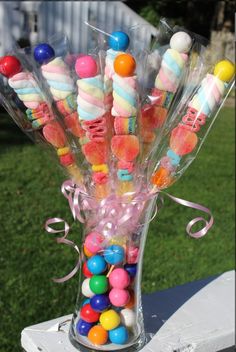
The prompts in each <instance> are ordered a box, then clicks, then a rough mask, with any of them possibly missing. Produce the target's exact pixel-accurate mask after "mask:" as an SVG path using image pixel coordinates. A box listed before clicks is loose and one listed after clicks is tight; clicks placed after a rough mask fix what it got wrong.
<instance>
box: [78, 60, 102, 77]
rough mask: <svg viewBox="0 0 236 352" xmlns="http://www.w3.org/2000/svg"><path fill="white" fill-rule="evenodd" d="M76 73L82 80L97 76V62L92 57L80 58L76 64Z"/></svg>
mask: <svg viewBox="0 0 236 352" xmlns="http://www.w3.org/2000/svg"><path fill="white" fill-rule="evenodd" d="M75 71H76V73H77V75H78V76H79V77H80V78H88V77H94V76H96V75H97V73H98V66H97V63H96V60H95V59H94V58H93V57H92V56H90V55H84V56H81V57H79V58H78V59H77V60H76V63H75Z"/></svg>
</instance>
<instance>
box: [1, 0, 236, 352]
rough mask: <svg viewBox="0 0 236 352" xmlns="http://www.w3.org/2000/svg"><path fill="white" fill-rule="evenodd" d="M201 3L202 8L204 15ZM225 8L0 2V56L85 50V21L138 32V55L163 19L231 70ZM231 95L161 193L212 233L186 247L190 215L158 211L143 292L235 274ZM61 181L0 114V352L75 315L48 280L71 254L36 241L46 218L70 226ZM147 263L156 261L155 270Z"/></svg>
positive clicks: (183, 1) (73, 283) (70, 300)
mask: <svg viewBox="0 0 236 352" xmlns="http://www.w3.org/2000/svg"><path fill="white" fill-rule="evenodd" d="M206 3H207V5H206ZM234 12H235V3H234V1H231V0H228V1H226V0H225V1H208V2H206V1H194V0H193V1H187V0H176V1H174V2H173V1H171V0H161V1H158V0H153V1H148V0H147V1H125V2H119V1H107V2H105V1H99V2H97V1H83V2H82V1H47V2H46V1H11V2H4V1H1V2H0V56H2V55H4V54H5V53H7V52H9V51H10V50H11V48H12V47H13V45H14V42H18V44H19V45H20V46H22V47H24V46H28V45H34V44H35V43H37V42H40V41H47V38H48V37H49V36H51V35H52V34H54V33H57V32H64V33H65V34H67V35H68V37H69V39H70V43H71V51H72V52H86V51H87V50H89V48H90V47H92V46H93V44H94V40H95V39H94V37H93V32H91V31H89V30H88V27H87V26H84V21H88V22H89V23H91V24H92V25H94V26H97V27H99V28H101V29H103V30H105V31H107V32H112V31H113V30H119V29H123V30H124V29H125V28H128V27H131V26H135V25H137V24H141V25H144V26H143V30H140V31H138V32H137V33H136V35H137V36H138V37H137V38H136V39H137V40H139V42H140V45H142V43H144V44H145V43H149V42H151V41H152V40H153V39H154V38H155V36H156V35H157V34H158V24H159V20H160V18H162V17H165V18H166V19H167V21H168V23H170V25H180V26H184V27H185V28H186V29H188V30H191V31H193V32H196V33H198V34H200V35H201V36H204V37H206V38H207V39H209V40H210V55H209V59H210V60H212V62H214V61H215V57H225V56H226V57H227V58H229V59H231V60H234V55H235V52H234V50H235V49H234V45H235V42H234ZM234 127H235V119H234V91H233V92H232V93H231V96H230V97H229V98H228V99H227V101H226V104H225V107H224V108H223V109H222V111H221V113H220V115H219V117H218V119H217V121H216V123H215V125H214V128H213V129H212V131H211V133H210V135H209V137H208V138H207V141H206V143H205V145H204V146H203V149H202V150H201V152H200V154H199V156H198V158H197V159H196V161H194V163H193V164H192V165H191V167H190V168H189V169H188V171H187V172H186V173H185V175H184V176H183V177H182V178H181V180H180V181H179V182H178V183H177V184H176V185H174V186H172V187H171V188H170V192H171V193H172V194H173V195H175V196H177V197H181V198H184V199H187V200H190V201H194V202H197V203H201V204H203V205H205V206H207V207H209V208H210V209H211V210H212V212H213V214H214V217H215V224H214V227H213V229H212V230H211V231H210V232H209V234H207V236H206V237H204V238H202V239H201V240H194V239H191V238H188V237H187V236H186V233H185V226H186V224H187V222H188V221H189V220H190V219H191V218H194V217H197V216H198V215H199V214H198V213H196V211H193V210H191V209H187V208H184V207H181V206H178V205H176V204H173V203H171V201H168V200H167V201H166V204H165V207H164V209H162V211H161V213H160V215H159V217H158V218H157V219H155V220H154V221H153V222H152V223H151V225H150V231H149V235H148V240H147V248H146V252H145V258H144V272H143V282H142V288H143V292H152V291H156V290H162V289H166V288H169V287H173V286H175V285H180V284H183V283H185V282H188V281H194V280H197V279H201V278H204V277H208V276H210V275H215V274H219V273H222V272H224V271H227V270H231V269H233V268H234V266H235V257H234V253H235V242H234V230H235V226H234V225H235V221H234V215H235V209H234V196H235V183H234V180H235V171H234V170H235V168H234V163H235V161H234V160H235V153H234V150H235V148H234V140H235V132H234V131H235V128H234ZM63 180H64V176H63V175H62V173H61V172H60V170H59V169H58V168H57V165H56V162H55V163H54V161H53V160H52V159H51V158H48V156H47V154H46V152H45V151H42V149H40V148H39V147H37V146H35V145H33V144H32V143H31V142H30V140H28V138H27V137H26V136H25V135H24V134H23V133H22V132H21V131H20V130H19V129H18V128H17V126H16V125H14V123H13V122H12V120H11V118H10V117H9V116H8V115H7V114H6V112H5V111H4V109H3V107H2V106H1V104H0V217H1V221H0V236H1V237H0V239H1V246H0V314H1V319H0V321H1V329H0V352H8V351H9V352H13V351H14V352H16V351H20V350H21V348H20V332H21V330H22V329H23V328H24V327H25V326H29V325H33V324H35V323H38V322H41V321H44V320H49V319H52V318H55V317H57V316H61V315H65V314H69V313H71V312H72V311H73V310H74V304H75V298H76V293H77V278H76V277H74V278H73V279H72V280H70V281H69V282H68V283H65V284H62V285H57V284H55V283H53V282H52V281H51V280H50V279H51V277H55V276H60V275H61V276H62V275H64V274H65V273H67V272H69V271H70V270H71V267H72V265H73V264H74V262H75V259H76V258H75V256H74V252H73V251H71V250H70V249H67V248H66V249H65V248H64V246H62V247H61V246H58V245H57V246H56V245H55V243H54V242H53V241H52V238H51V235H48V234H46V232H45V231H44V222H45V220H46V219H47V218H49V217H54V216H57V217H62V218H64V219H66V220H67V221H68V222H69V223H70V224H72V227H71V232H70V238H71V239H72V240H74V241H76V242H77V243H78V242H79V241H80V233H81V232H80V230H81V228H80V225H79V224H74V223H73V221H72V217H71V214H70V211H69V207H68V204H67V202H66V200H65V199H64V197H63V196H62V195H61V193H60V185H61V183H62V182H63ZM154 259H155V260H154Z"/></svg>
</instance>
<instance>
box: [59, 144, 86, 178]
mask: <svg viewBox="0 0 236 352" xmlns="http://www.w3.org/2000/svg"><path fill="white" fill-rule="evenodd" d="M62 149H64V148H62ZM67 170H68V173H69V174H70V176H71V177H72V178H73V180H74V181H75V182H76V183H81V182H82V181H83V178H82V175H81V173H80V170H79V169H78V167H77V166H76V165H69V166H68V167H67Z"/></svg>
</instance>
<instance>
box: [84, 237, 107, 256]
mask: <svg viewBox="0 0 236 352" xmlns="http://www.w3.org/2000/svg"><path fill="white" fill-rule="evenodd" d="M103 241H104V237H103V236H102V235H101V234H100V233H98V232H90V233H89V234H88V235H87V236H86V239H85V243H84V244H85V246H86V248H87V249H88V250H89V251H90V252H91V253H93V254H96V253H97V252H98V251H100V250H101V249H102V248H103Z"/></svg>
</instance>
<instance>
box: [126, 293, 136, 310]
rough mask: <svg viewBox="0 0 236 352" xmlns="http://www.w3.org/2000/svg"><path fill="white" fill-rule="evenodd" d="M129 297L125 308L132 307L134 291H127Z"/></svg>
mask: <svg viewBox="0 0 236 352" xmlns="http://www.w3.org/2000/svg"><path fill="white" fill-rule="evenodd" d="M129 295H130V299H129V302H128V303H127V304H126V305H125V308H129V309H132V308H133V307H134V305H135V295H134V291H129Z"/></svg>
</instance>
